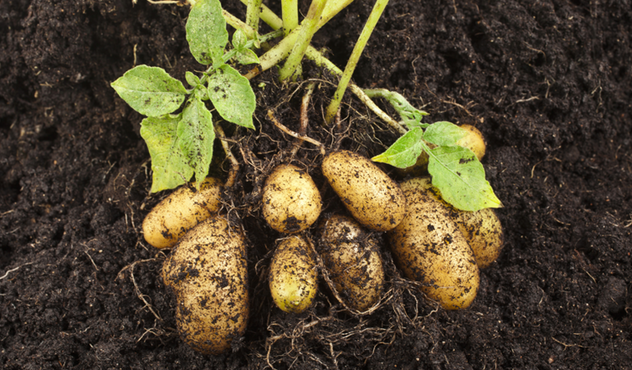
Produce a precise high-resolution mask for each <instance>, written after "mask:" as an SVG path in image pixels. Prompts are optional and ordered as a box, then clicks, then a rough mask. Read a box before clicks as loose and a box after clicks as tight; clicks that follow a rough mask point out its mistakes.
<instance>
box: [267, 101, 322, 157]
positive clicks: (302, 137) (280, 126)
mask: <svg viewBox="0 0 632 370" xmlns="http://www.w3.org/2000/svg"><path fill="white" fill-rule="evenodd" d="M268 118H269V119H270V121H272V123H273V124H274V125H275V126H276V127H277V128H278V129H279V130H281V131H283V132H285V133H286V134H288V135H290V136H292V137H294V138H296V139H299V140H302V141H307V142H308V143H310V144H312V145H315V146H317V147H318V148H319V149H320V153H321V154H322V155H325V146H324V145H323V144H322V143H321V142H320V141H318V140H315V139H312V138H311V137H309V136H305V135H301V134H298V133H296V132H294V131H292V130H290V129H289V128H287V127H285V126H284V125H283V124H282V123H281V122H279V121H278V120H277V119H276V117H275V116H274V113H273V112H272V111H271V110H268Z"/></svg>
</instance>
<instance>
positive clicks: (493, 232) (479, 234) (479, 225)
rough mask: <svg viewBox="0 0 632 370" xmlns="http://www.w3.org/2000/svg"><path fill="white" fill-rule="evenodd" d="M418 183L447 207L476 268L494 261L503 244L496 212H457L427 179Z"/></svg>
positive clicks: (485, 266)
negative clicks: (474, 261)
mask: <svg viewBox="0 0 632 370" xmlns="http://www.w3.org/2000/svg"><path fill="white" fill-rule="evenodd" d="M418 181H419V185H420V186H422V187H423V188H424V189H426V190H427V191H428V193H429V194H430V195H432V196H433V197H435V199H437V200H439V201H441V202H442V203H443V204H444V205H445V206H446V207H448V209H449V210H450V217H452V219H453V220H454V221H455V222H456V224H457V226H458V227H459V230H461V233H463V236H465V239H467V242H468V243H469V244H470V247H471V248H472V251H473V252H474V257H476V263H477V264H478V268H479V269H484V268H487V267H489V265H491V264H492V262H494V261H496V259H498V256H500V252H501V251H502V249H503V244H504V235H503V227H502V224H501V223H500V220H499V219H498V216H496V212H494V210H493V209H491V208H485V209H481V210H479V211H476V212H468V211H461V210H458V209H456V208H454V207H452V206H451V205H449V204H448V203H446V202H445V201H444V200H443V199H442V198H441V194H440V193H439V191H438V190H437V189H435V188H433V187H432V181H431V179H430V178H429V177H423V178H420V179H419V180H418Z"/></svg>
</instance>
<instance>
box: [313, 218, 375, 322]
mask: <svg viewBox="0 0 632 370" xmlns="http://www.w3.org/2000/svg"><path fill="white" fill-rule="evenodd" d="M318 252H319V254H320V255H321V257H322V260H323V263H324V265H325V268H326V269H327V271H328V272H329V276H330V278H331V280H332V281H333V283H334V285H335V288H336V290H337V291H338V293H339V294H340V296H341V297H342V299H343V300H344V302H345V304H346V305H347V306H349V307H351V308H352V309H354V310H357V311H366V310H368V309H370V308H371V307H372V306H374V305H375V304H376V303H377V302H378V301H379V300H380V297H381V295H382V290H383V288H384V268H383V266H382V256H381V255H380V251H379V247H378V245H377V242H376V241H375V239H373V237H372V236H371V235H370V234H369V233H368V232H367V231H365V230H364V229H363V228H362V227H361V226H360V224H358V223H357V222H356V221H355V220H354V219H352V218H350V217H347V216H341V215H333V216H330V217H329V218H327V219H326V220H324V222H323V226H322V230H321V245H320V248H319V251H318Z"/></svg>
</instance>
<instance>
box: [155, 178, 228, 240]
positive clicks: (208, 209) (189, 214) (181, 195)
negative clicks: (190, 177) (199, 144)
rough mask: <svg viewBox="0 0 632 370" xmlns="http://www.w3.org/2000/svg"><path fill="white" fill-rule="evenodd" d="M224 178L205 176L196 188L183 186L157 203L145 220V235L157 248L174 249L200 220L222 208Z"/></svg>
mask: <svg viewBox="0 0 632 370" xmlns="http://www.w3.org/2000/svg"><path fill="white" fill-rule="evenodd" d="M221 190H222V181H221V180H219V179H216V178H213V177H209V178H206V179H205V180H204V181H202V183H201V184H200V188H199V189H198V190H197V191H193V190H192V189H191V188H190V187H188V186H183V187H181V188H179V189H177V190H176V191H174V192H173V193H171V194H170V195H169V196H168V197H166V198H165V199H163V200H162V201H161V202H160V203H158V204H157V205H156V206H155V207H154V208H153V209H152V210H151V211H150V212H149V213H148V214H147V216H146V217H145V219H144V220H143V236H144V237H145V240H146V241H147V243H149V244H150V245H152V246H154V247H156V248H160V249H162V248H171V247H173V246H174V245H175V244H176V243H177V242H178V239H179V238H180V237H181V236H183V235H184V234H185V233H186V232H187V231H188V230H189V229H191V228H192V227H193V226H195V225H197V224H198V223H199V222H201V221H203V220H205V219H207V218H209V217H210V216H211V215H212V214H215V213H217V212H218V211H219V208H220V199H221Z"/></svg>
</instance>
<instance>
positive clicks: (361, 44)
mask: <svg viewBox="0 0 632 370" xmlns="http://www.w3.org/2000/svg"><path fill="white" fill-rule="evenodd" d="M387 4H388V0H377V1H376V2H375V5H374V6H373V10H372V11H371V15H369V19H367V21H366V24H365V25H364V28H363V29H362V33H361V34H360V37H359V38H358V42H356V44H355V46H354V47H353V51H352V52H351V56H350V57H349V60H348V61H347V65H346V67H345V70H344V72H343V73H342V77H341V78H340V82H339V83H338V88H337V89H336V92H335V93H334V98H333V99H332V100H331V102H330V103H329V106H327V112H326V114H325V121H326V122H327V123H330V122H331V121H332V119H333V118H334V117H335V116H336V113H337V112H338V109H339V108H340V102H341V101H342V97H343V96H344V94H345V90H346V89H347V85H348V84H349V80H351V75H353V71H354V70H355V68H356V66H357V65H358V60H359V59H360V55H362V52H363V51H364V48H365V47H366V43H367V42H368V41H369V38H370V37H371V33H372V32H373V29H375V25H376V24H377V22H378V21H379V20H380V17H381V16H382V12H384V8H386V5H387Z"/></svg>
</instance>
